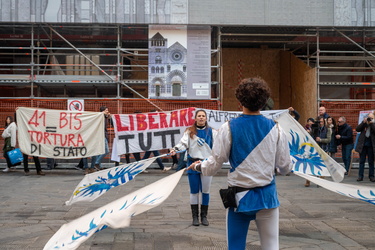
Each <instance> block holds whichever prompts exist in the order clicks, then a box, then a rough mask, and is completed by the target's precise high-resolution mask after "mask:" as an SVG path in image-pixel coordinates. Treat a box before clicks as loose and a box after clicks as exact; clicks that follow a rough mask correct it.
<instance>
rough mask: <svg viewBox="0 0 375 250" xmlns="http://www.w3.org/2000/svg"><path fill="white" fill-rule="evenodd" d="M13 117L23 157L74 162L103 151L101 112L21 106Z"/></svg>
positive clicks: (102, 120)
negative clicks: (30, 156) (15, 116)
mask: <svg viewBox="0 0 375 250" xmlns="http://www.w3.org/2000/svg"><path fill="white" fill-rule="evenodd" d="M16 115H17V126H18V143H19V146H20V149H21V151H22V152H23V153H24V154H27V155H32V156H39V157H46V158H55V159H75V158H83V157H90V156H94V155H100V154H103V153H104V152H105V149H104V146H105V145H104V136H105V135H104V118H103V114H102V113H100V112H74V111H66V110H52V109H38V108H24V107H20V108H18V109H17V111H16Z"/></svg>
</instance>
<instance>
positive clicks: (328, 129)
mask: <svg viewBox="0 0 375 250" xmlns="http://www.w3.org/2000/svg"><path fill="white" fill-rule="evenodd" d="M235 95H236V98H237V100H238V101H239V103H240V104H241V106H242V114H241V115H239V116H238V117H237V118H235V119H232V120H230V121H228V122H226V123H224V124H223V125H222V126H221V128H220V129H219V130H215V129H212V128H211V127H210V126H209V125H208V123H207V114H206V112H205V111H204V110H197V111H196V112H195V122H194V124H193V125H192V126H190V127H188V128H187V129H186V131H185V132H184V134H183V135H182V138H181V139H180V141H179V142H178V143H177V144H176V145H174V146H173V147H172V148H171V149H170V151H169V152H170V155H172V158H173V163H172V164H173V165H172V166H173V168H174V169H176V170H179V169H181V168H184V167H187V176H188V181H189V187H190V206H191V213H192V225H194V226H199V225H204V226H208V225H209V222H208V219H207V215H208V206H209V202H210V186H211V181H212V176H213V175H214V174H215V173H216V172H217V171H218V170H219V169H220V168H221V167H222V164H223V163H224V162H229V163H230V169H229V171H228V177H227V183H228V189H225V190H223V193H222V199H223V203H224V205H225V207H226V208H227V218H226V220H227V223H226V227H227V228H226V230H227V242H228V249H245V248H246V237H247V234H248V229H249V225H250V222H251V221H255V223H256V224H257V229H258V233H259V237H260V242H261V246H262V249H278V248H279V236H278V235H279V206H280V203H279V200H278V196H277V187H276V181H275V176H276V174H277V173H279V174H288V173H289V172H290V170H291V168H292V162H291V160H290V153H289V145H288V140H287V136H286V134H285V133H284V132H283V130H282V128H281V127H280V126H279V125H278V123H277V122H275V121H273V120H271V119H268V118H266V117H264V116H262V115H261V112H260V111H261V110H263V109H265V107H267V108H266V109H270V108H272V106H273V101H272V102H270V89H269V87H268V84H267V83H266V82H265V81H264V80H263V79H261V78H247V79H244V80H242V82H241V83H240V84H239V85H238V87H237V89H236V92H235ZM288 110H289V113H290V115H291V116H292V117H294V119H296V120H297V121H298V120H299V118H300V115H299V113H298V112H297V110H295V109H294V108H293V107H289V108H288ZM100 112H103V114H104V119H105V128H104V129H105V131H104V132H105V153H104V154H102V155H98V156H93V157H92V158H91V164H90V165H89V164H88V159H87V158H82V159H81V161H80V163H79V164H78V166H77V167H79V168H82V169H83V170H84V171H85V174H89V173H92V172H94V171H97V170H100V169H103V166H102V159H103V158H104V157H105V156H106V155H107V154H108V153H109V147H108V130H107V127H108V125H109V123H110V122H111V114H110V113H109V111H108V108H107V107H105V106H103V107H101V108H100ZM374 117H375V116H374V113H370V114H368V116H366V117H364V119H363V121H362V122H361V123H360V124H359V125H358V126H357V127H356V131H357V132H358V133H360V135H359V136H358V141H357V143H356V147H355V151H357V152H358V153H359V154H360V164H359V174H358V179H357V181H363V178H364V165H365V161H366V158H367V159H368V164H369V179H370V181H371V182H375V178H374V154H375V144H374V143H375V123H374ZM305 129H306V131H307V132H308V133H309V134H310V135H311V136H312V137H313V139H314V140H315V141H316V142H317V143H318V145H319V146H320V147H321V149H322V150H324V151H325V152H327V153H328V154H329V155H331V156H334V155H335V153H336V152H337V149H338V147H341V152H342V160H343V163H344V166H345V169H346V172H348V171H349V169H350V164H351V157H352V151H353V149H354V143H353V130H352V128H351V127H350V125H349V124H348V123H347V121H346V118H345V117H344V116H340V117H338V119H337V123H336V120H335V119H334V117H331V116H329V115H328V114H327V111H326V108H325V107H323V106H322V107H320V108H319V111H318V117H317V118H315V119H314V118H309V119H307V123H306V125H305ZM16 133H17V125H16V122H15V121H13V117H11V116H8V117H7V118H6V123H5V129H4V132H3V134H2V137H3V138H4V140H5V142H4V147H3V153H4V157H5V159H6V163H7V167H6V168H5V169H4V170H3V172H9V171H10V170H11V168H12V167H14V166H13V165H12V164H11V162H10V160H9V157H8V155H7V152H9V151H10V150H13V149H14V148H15V147H16V144H17V141H16ZM181 151H185V152H184V153H182V154H181V155H180V159H179V160H178V159H177V157H176V153H177V152H181ZM151 153H153V154H154V156H159V152H158V151H149V152H145V154H144V156H143V159H146V158H148V157H149V156H150V154H151ZM133 156H134V158H135V160H136V161H139V160H141V159H142V158H141V155H140V153H133ZM129 157H130V155H126V161H127V163H129V162H130V158H129ZM28 158H29V156H27V155H24V161H23V163H24V171H25V174H26V175H28V174H29V168H28ZM33 158H34V162H35V167H36V171H37V174H38V175H44V172H43V171H42V170H41V166H40V160H39V158H38V157H33ZM158 160H159V161H158V165H159V167H160V169H161V170H163V171H167V170H169V169H170V168H171V167H165V166H164V164H163V163H162V161H161V159H160V158H158ZM47 162H49V163H48V164H49V166H48V167H49V168H53V167H54V166H55V164H57V163H56V162H55V161H54V159H49V160H48V161H47ZM116 165H119V163H118V162H116ZM309 185H310V183H309V182H306V184H305V186H309Z"/></svg>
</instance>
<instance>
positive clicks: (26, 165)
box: [23, 154, 42, 173]
mask: <svg viewBox="0 0 375 250" xmlns="http://www.w3.org/2000/svg"><path fill="white" fill-rule="evenodd" d="M33 159H34V163H35V169H36V171H37V172H40V171H42V167H41V166H40V160H39V157H38V156H33ZM23 169H24V171H25V172H26V173H27V172H29V171H30V170H29V156H28V155H26V154H23Z"/></svg>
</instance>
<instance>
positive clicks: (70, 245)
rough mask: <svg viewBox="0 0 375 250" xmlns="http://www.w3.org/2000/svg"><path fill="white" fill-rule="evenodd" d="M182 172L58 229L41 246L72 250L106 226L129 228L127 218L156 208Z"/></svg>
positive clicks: (173, 186) (167, 194)
mask: <svg viewBox="0 0 375 250" xmlns="http://www.w3.org/2000/svg"><path fill="white" fill-rule="evenodd" d="M183 173H184V170H180V171H178V172H176V173H174V174H171V175H168V176H167V177H164V178H163V179H161V180H159V181H157V182H154V183H152V184H150V185H148V186H146V187H143V188H141V189H139V190H137V191H135V192H133V193H131V194H128V195H126V196H124V197H122V198H120V199H118V200H116V201H113V202H111V203H109V204H107V205H105V206H103V207H101V208H98V209H96V210H95V211H93V212H91V213H88V214H86V215H84V216H82V217H80V218H78V219H76V220H74V221H71V222H69V223H67V224H64V225H62V226H61V228H60V229H59V230H58V231H57V232H56V233H55V234H54V235H53V236H52V238H51V239H50V240H49V241H48V242H47V244H46V245H45V246H44V248H43V249H44V250H47V249H76V248H78V247H79V246H80V244H82V243H83V242H85V241H86V240H87V239H88V238H90V237H91V236H92V235H93V234H94V233H96V232H99V231H101V230H103V229H105V228H107V227H111V228H122V227H128V226H129V225H130V220H131V217H133V216H136V215H138V214H141V213H143V212H145V211H147V210H149V209H151V208H154V207H156V206H158V205H160V204H161V203H162V202H163V201H165V200H166V199H167V198H168V196H169V195H170V194H171V193H172V191H173V190H174V188H175V187H176V185H177V183H178V182H179V180H180V179H181V176H182V174H183Z"/></svg>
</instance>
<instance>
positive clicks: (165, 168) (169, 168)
mask: <svg viewBox="0 0 375 250" xmlns="http://www.w3.org/2000/svg"><path fill="white" fill-rule="evenodd" d="M171 169H172V168H171V167H164V169H163V170H162V172H163V173H165V172H167V171H169V170H171Z"/></svg>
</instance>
